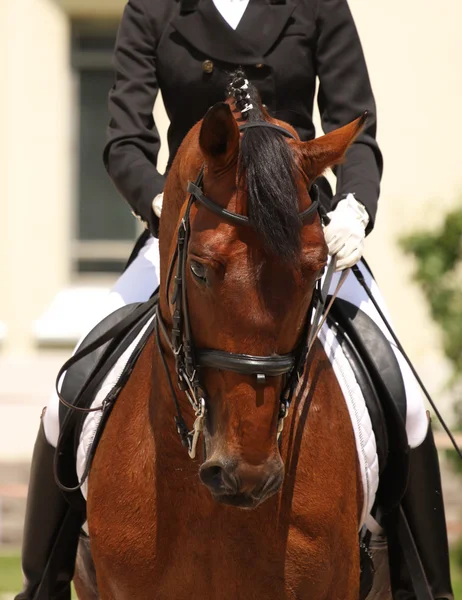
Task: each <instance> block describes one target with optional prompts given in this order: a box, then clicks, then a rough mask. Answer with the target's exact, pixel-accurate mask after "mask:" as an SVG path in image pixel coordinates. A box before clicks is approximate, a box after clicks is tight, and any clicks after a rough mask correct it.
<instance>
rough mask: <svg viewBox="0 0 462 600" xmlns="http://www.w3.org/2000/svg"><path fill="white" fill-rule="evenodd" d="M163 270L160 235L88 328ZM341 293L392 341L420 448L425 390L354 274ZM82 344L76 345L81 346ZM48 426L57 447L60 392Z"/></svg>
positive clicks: (137, 298)
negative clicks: (421, 387) (160, 254)
mask: <svg viewBox="0 0 462 600" xmlns="http://www.w3.org/2000/svg"><path fill="white" fill-rule="evenodd" d="M359 267H360V269H361V271H362V273H363V275H364V277H365V280H366V282H367V284H368V286H369V288H370V289H371V291H372V293H373V295H374V298H375V299H376V301H377V302H378V304H379V306H380V308H381V310H382V311H383V313H384V314H385V316H386V318H387V319H388V321H389V322H390V319H389V314H388V310H387V307H386V305H385V302H384V300H383V298H382V296H381V294H380V291H379V289H378V286H377V284H376V283H375V281H374V280H373V279H372V277H371V274H370V273H369V271H368V270H367V268H366V267H365V266H364V265H362V264H361V263H359ZM159 270H160V269H159V242H158V240H157V239H156V238H154V237H150V238H149V239H148V241H147V242H146V244H145V245H144V246H143V248H142V249H141V250H140V252H139V254H138V256H137V257H136V258H135V260H134V261H133V262H132V263H131V265H130V266H129V267H128V268H127V269H126V270H125V272H124V273H123V274H122V275H121V277H120V278H119V279H118V280H117V282H116V284H115V286H114V287H113V289H112V290H111V292H110V293H109V295H108V296H107V298H106V301H105V302H104V304H103V305H102V306H101V307H99V310H97V311H95V316H94V319H93V321H92V323H89V324H88V331H90V330H91V329H92V328H93V326H94V325H96V324H97V323H99V321H101V320H102V319H103V318H104V317H106V316H107V315H109V314H110V313H112V312H113V311H115V310H116V309H118V308H120V307H121V306H124V305H126V304H130V303H132V302H144V301H146V300H148V299H149V298H150V297H151V295H152V293H153V291H154V290H155V289H156V288H157V286H158V285H159ZM339 276H340V275H339V274H336V275H335V276H334V278H333V281H332V284H331V291H333V290H335V288H336V286H337V283H338V278H339ZM338 296H339V297H340V298H343V299H344V300H347V301H348V302H351V303H352V304H354V305H355V306H357V307H358V308H360V309H361V310H362V311H364V312H365V313H366V314H367V315H369V316H370V317H371V318H372V319H373V320H374V322H375V323H377V325H378V326H379V327H380V329H381V330H382V331H383V333H384V334H385V336H386V337H387V339H388V340H389V341H390V344H391V346H392V348H393V351H394V353H395V355H396V358H397V360H398V363H399V365H400V367H401V373H402V375H403V379H404V384H405V388H406V398H407V418H406V430H407V434H408V438H409V444H410V446H411V447H412V448H416V447H417V446H419V445H420V444H421V443H422V442H423V440H424V439H425V436H426V433H427V429H428V421H427V415H426V412H425V405H424V401H423V397H422V393H421V391H420V387H419V385H418V383H417V381H416V379H415V377H414V375H413V374H412V371H411V370H410V368H409V366H408V364H407V362H406V360H405V359H404V357H403V355H402V354H401V352H400V351H399V350H398V349H397V348H396V346H395V344H394V342H393V340H392V338H391V335H390V334H389V332H388V330H387V328H386V326H385V324H384V323H383V321H382V319H381V318H380V316H379V314H378V312H377V310H376V309H375V307H374V305H373V304H372V302H371V301H370V299H369V298H368V296H367V294H366V292H365V291H364V289H363V288H362V287H361V285H360V284H359V283H358V281H357V279H356V277H355V276H354V274H353V273H350V274H349V275H348V277H347V279H346V281H345V282H344V284H343V286H342V287H341V289H340V292H339V294H338ZM83 337H85V336H83ZM83 337H82V339H83ZM79 344H80V342H79ZM79 344H78V345H77V347H76V348H78V346H79ZM44 427H45V434H46V437H47V439H48V441H49V443H50V444H52V445H53V446H56V445H57V443H58V437H59V399H58V396H57V395H56V393H53V395H52V397H51V398H50V402H49V404H48V407H47V410H46V413H45V416H44Z"/></svg>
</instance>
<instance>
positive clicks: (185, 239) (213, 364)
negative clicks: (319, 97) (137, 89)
mask: <svg viewBox="0 0 462 600" xmlns="http://www.w3.org/2000/svg"><path fill="white" fill-rule="evenodd" d="M249 127H269V128H271V129H277V130H278V131H280V132H281V133H283V134H284V135H286V136H288V137H291V138H294V139H295V136H293V134H292V133H290V132H289V131H287V130H285V129H283V128H282V127H279V126H278V125H273V124H271V123H266V122H265V121H261V122H253V123H246V124H244V125H241V126H240V129H241V130H242V129H247V128H249ZM203 177H204V167H202V169H201V171H200V173H199V175H198V177H197V180H196V182H195V183H192V182H190V183H189V184H188V188H187V189H188V192H189V193H190V196H189V200H188V204H187V207H186V210H185V214H184V216H183V218H182V220H181V223H180V225H179V227H178V231H177V245H176V249H175V252H174V255H173V257H172V260H171V262H170V265H169V269H168V274H167V281H166V294H167V303H168V304H171V305H173V306H174V311H173V316H172V320H173V325H172V331H171V334H169V333H168V330H167V327H166V325H165V323H164V321H163V319H162V316H161V314H160V309H159V306H157V312H156V319H155V334H156V340H157V345H158V348H159V352H160V355H161V359H162V364H163V367H164V370H165V374H166V376H167V379H168V383H169V387H170V392H171V394H172V398H173V401H174V403H175V408H176V413H177V414H176V417H175V423H176V427H177V432H178V434H179V435H180V438H181V442H182V444H183V445H184V446H185V447H186V448H187V449H188V453H189V456H190V457H191V458H195V456H196V450H197V442H198V440H199V436H200V433H201V432H202V430H203V427H204V420H205V415H206V411H207V400H206V398H207V394H206V391H205V388H204V386H203V385H202V383H201V380H200V369H201V368H204V367H208V368H214V369H220V370H226V371H232V372H235V373H239V374H241V375H248V376H255V378H256V383H257V385H265V384H266V378H267V377H279V376H285V385H284V388H283V390H282V393H281V396H280V411H279V422H278V428H277V430H278V437H279V436H280V435H281V433H282V430H283V426H284V420H285V418H286V417H287V415H288V413H289V409H290V405H291V402H292V398H293V395H294V392H295V389H296V387H297V384H298V382H299V380H300V378H301V376H302V374H303V371H304V368H305V363H306V360H307V358H308V355H309V353H310V351H311V349H312V347H313V345H314V342H315V340H316V338H317V334H318V333H319V330H320V328H321V327H322V325H323V323H324V321H325V318H326V316H327V312H325V308H326V303H327V294H328V290H329V286H330V283H331V280H332V276H333V274H334V271H335V260H332V261H331V263H330V265H329V267H328V272H327V276H326V278H325V281H324V284H323V286H322V288H321V284H320V280H318V283H317V284H316V288H315V291H314V293H313V298H312V301H311V303H310V306H309V308H308V312H307V315H306V319H305V325H304V328H303V332H302V335H301V339H300V342H299V343H298V345H297V346H296V348H295V349H294V350H293V351H292V352H291V353H290V354H285V355H272V356H252V355H248V354H236V353H232V352H226V351H224V350H215V349H197V348H196V347H195V346H194V341H193V339H192V333H191V324H190V320H189V310H188V300H187V293H186V261H187V249H188V244H189V238H190V233H191V223H190V214H191V207H192V205H193V204H194V203H195V202H199V203H200V204H202V205H203V206H204V207H205V208H207V209H208V210H210V211H212V212H213V213H215V214H217V215H219V216H220V217H222V218H223V219H225V220H227V221H229V222H230V223H232V224H234V225H236V226H238V225H244V226H246V227H251V223H250V220H249V217H247V216H244V215H240V214H237V213H234V212H231V211H229V210H227V209H225V208H223V207H221V206H220V205H219V204H217V203H216V202H214V201H213V200H211V199H210V198H208V197H207V196H205V194H204V193H203V191H202V182H203ZM310 194H311V195H312V203H311V205H310V206H309V207H308V208H307V209H306V210H304V211H302V212H301V213H300V214H299V217H300V220H301V221H302V222H304V221H306V220H307V219H308V218H310V217H311V216H312V215H314V214H315V213H316V212H318V211H319V192H318V188H317V186H315V185H313V186H312V187H311V190H310ZM175 264H176V267H177V268H176V275H175V279H174V290H173V295H172V297H171V298H170V296H169V290H170V285H171V281H172V277H173V272H174V268H175ZM346 274H347V273H346V272H345V273H344V274H342V277H341V279H340V282H339V285H338V287H337V290H336V292H335V294H334V296H333V297H332V300H331V301H330V303H329V307H328V309H330V307H331V305H332V303H333V300H334V298H335V296H336V294H337V292H338V290H339V289H340V286H341V285H342V283H343V281H344V279H345V277H346ZM161 335H162V338H163V339H164V341H165V342H166V344H167V346H168V348H169V350H170V352H171V353H172V355H173V356H174V358H175V370H176V375H177V386H178V389H179V390H180V391H182V392H184V393H185V395H186V397H187V398H188V400H189V402H190V404H191V406H192V408H193V410H194V413H195V416H196V420H195V423H194V427H193V429H192V430H191V431H190V430H189V429H188V427H187V425H186V423H185V420H184V418H183V415H182V412H181V408H180V405H179V402H178V399H177V397H176V393H175V387H174V385H173V381H172V377H171V374H170V371H169V369H168V366H167V361H166V358H165V356H164V350H163V348H162V345H161V343H160V342H161Z"/></svg>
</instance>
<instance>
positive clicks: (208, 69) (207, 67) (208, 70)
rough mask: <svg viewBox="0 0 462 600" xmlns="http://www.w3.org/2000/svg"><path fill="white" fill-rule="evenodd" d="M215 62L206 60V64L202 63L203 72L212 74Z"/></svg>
mask: <svg viewBox="0 0 462 600" xmlns="http://www.w3.org/2000/svg"><path fill="white" fill-rule="evenodd" d="M213 66H214V65H213V62H212V61H211V60H209V59H207V60H204V62H203V63H202V70H203V71H204V72H205V73H211V72H212V71H213Z"/></svg>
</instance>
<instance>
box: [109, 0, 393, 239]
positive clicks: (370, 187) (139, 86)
mask: <svg viewBox="0 0 462 600" xmlns="http://www.w3.org/2000/svg"><path fill="white" fill-rule="evenodd" d="M238 66H242V67H243V68H244V69H245V72H246V74H247V77H248V78H249V79H250V80H251V81H252V82H253V83H254V84H255V85H256V87H257V88H258V90H259V91H260V94H261V97H262V101H263V103H264V104H266V106H267V107H268V110H269V112H270V113H271V114H272V115H273V116H275V117H277V118H278V119H282V120H284V121H287V122H289V123H290V124H291V125H293V126H294V127H295V129H296V130H297V131H298V133H299V135H300V138H301V139H302V140H309V139H312V138H313V137H314V136H315V128H314V125H313V120H312V112H313V102H314V98H315V89H316V78H319V93H318V103H319V109H320V114H321V118H322V127H323V129H324V131H325V132H329V131H331V130H332V129H335V128H337V127H340V126H341V125H344V124H346V123H348V122H350V121H352V120H353V119H355V118H356V117H358V116H360V115H361V114H362V113H363V112H364V111H365V110H367V111H369V119H368V121H367V125H366V128H365V129H364V131H363V132H362V134H361V135H360V136H359V137H358V138H357V139H356V141H355V142H354V144H353V145H352V147H351V148H350V149H349V151H348V154H347V159H346V161H345V162H344V164H342V165H341V166H339V167H337V168H336V175H337V191H336V194H335V195H334V196H333V197H332V192H331V190H330V187H329V184H328V183H327V181H326V180H325V179H323V178H322V179H321V181H319V183H320V187H321V198H322V201H323V203H324V205H325V208H326V209H327V210H331V209H332V208H333V207H335V205H336V203H337V202H338V201H339V200H340V199H341V198H342V197H344V195H346V194H348V193H354V194H355V195H356V198H357V199H358V200H360V201H361V202H362V203H363V204H364V205H365V206H366V208H367V211H368V213H369V215H370V218H371V223H370V225H369V229H371V227H372V225H373V222H374V218H375V214H376V211H377V201H378V197H379V189H380V178H381V173H382V156H381V153H380V150H379V147H378V145H377V142H376V139H375V136H376V109H375V101H374V97H373V94H372V90H371V85H370V81H369V76H368V72H367V68H366V63H365V60H364V56H363V52H362V48H361V44H360V41H359V37H358V34H357V31H356V27H355V24H354V22H353V18H352V16H351V13H350V10H349V7H348V4H347V0H250V2H249V4H248V7H247V9H246V11H245V13H244V16H243V17H242V20H241V21H240V23H239V25H238V27H237V29H236V30H233V29H232V28H231V27H230V26H229V25H228V24H227V23H226V21H225V20H224V19H223V17H222V16H221V14H220V13H219V11H218V10H217V9H216V7H215V5H214V3H213V1H212V0H129V2H128V4H127V6H126V7H125V11H124V14H123V18H122V22H121V25H120V28H119V33H118V37H117V43H116V48H115V70H116V81H115V84H114V87H113V88H112V90H111V92H110V94H109V110H110V115H111V121H110V125H109V129H108V141H107V145H106V147H105V150H104V162H105V165H106V168H107V170H108V172H109V175H110V176H111V178H112V179H113V181H114V183H115V185H116V186H117V188H118V190H119V191H120V193H121V194H122V195H123V196H124V197H125V199H126V200H127V201H128V203H129V204H130V205H131V207H132V209H133V211H134V212H135V213H136V214H137V215H139V216H140V217H141V218H142V219H143V220H145V221H147V222H148V223H149V225H150V229H151V231H153V232H154V233H156V232H157V225H158V224H157V222H156V217H155V216H154V213H153V211H152V208H151V205H152V200H153V198H154V197H155V196H156V195H157V194H158V193H159V192H161V191H162V189H163V186H164V177H163V176H162V175H161V174H160V173H159V172H158V171H157V170H156V166H155V165H156V160H157V154H158V151H159V145H160V142H159V136H158V133H157V130H156V127H155V123H154V120H153V116H152V108H153V104H154V101H155V99H156V96H157V93H158V91H159V89H160V90H161V91H162V97H163V100H164V104H165V108H166V111H167V114H168V117H169V119H170V127H169V131H168V144H169V152H170V154H169V166H170V165H171V163H172V161H173V158H174V157H175V154H176V152H177V150H178V147H179V146H180V144H181V142H182V140H183V138H184V136H185V135H186V133H187V132H188V131H189V129H190V128H191V127H192V126H193V125H194V124H195V123H196V122H197V121H199V120H200V119H201V118H202V117H203V116H204V114H205V113H206V111H207V109H208V108H209V107H210V106H211V105H213V104H215V103H216V102H219V101H222V100H224V99H225V90H226V86H227V83H228V74H229V73H230V72H231V71H233V70H234V69H235V68H236V67H238Z"/></svg>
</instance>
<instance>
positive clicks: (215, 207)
mask: <svg viewBox="0 0 462 600" xmlns="http://www.w3.org/2000/svg"><path fill="white" fill-rule="evenodd" d="M188 192H189V193H190V194H191V195H192V196H193V197H194V198H195V199H196V200H198V201H199V202H200V203H201V204H202V205H203V206H205V208H207V209H208V210H210V211H211V212H213V213H215V214H216V215H219V216H220V217H223V218H224V219H226V220H228V221H230V222H231V223H234V224H236V225H246V226H247V227H250V226H251V225H250V220H249V217H246V216H245V215H239V214H237V213H234V212H231V211H230V210H226V208H222V207H221V206H220V205H219V204H216V203H215V202H214V201H213V200H210V198H207V196H205V194H204V193H203V192H202V190H201V188H200V187H199V186H198V185H196V184H195V183H193V182H192V181H190V182H189V183H188ZM310 197H311V205H310V206H309V207H308V208H307V209H306V210H304V211H302V212H301V213H299V217H300V220H301V221H302V222H304V221H305V220H306V219H308V217H311V215H312V214H313V213H314V212H316V211H317V210H318V208H319V188H318V186H317V185H316V184H313V185H312V186H311V188H310Z"/></svg>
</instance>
